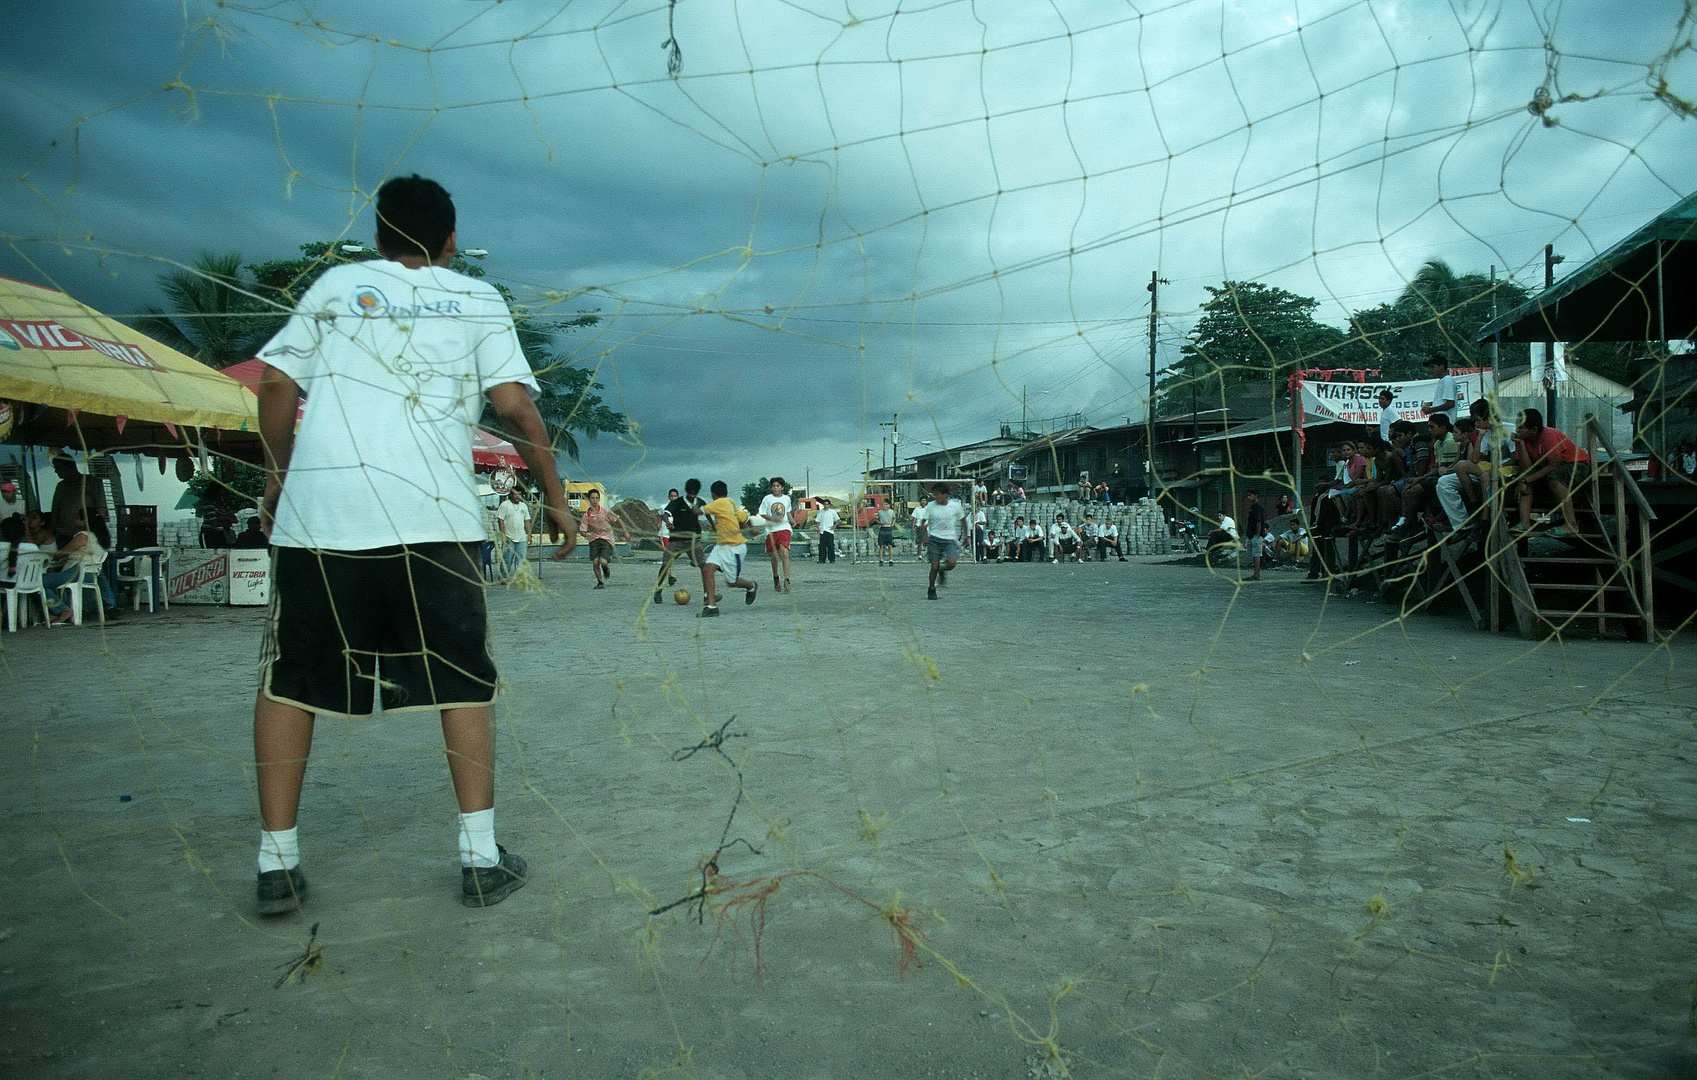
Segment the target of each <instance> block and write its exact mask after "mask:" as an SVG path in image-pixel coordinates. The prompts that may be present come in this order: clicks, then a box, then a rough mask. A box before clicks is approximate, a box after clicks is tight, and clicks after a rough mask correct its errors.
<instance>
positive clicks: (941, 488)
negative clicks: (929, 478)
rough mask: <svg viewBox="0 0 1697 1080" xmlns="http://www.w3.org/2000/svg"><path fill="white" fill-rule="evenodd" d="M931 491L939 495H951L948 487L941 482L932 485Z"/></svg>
mask: <svg viewBox="0 0 1697 1080" xmlns="http://www.w3.org/2000/svg"><path fill="white" fill-rule="evenodd" d="M931 490H932V491H934V492H936V493H937V494H939V495H949V494H952V492H950V490H949V485H947V484H945V483H943V482H942V481H938V482H937V483H935V484H932V485H931Z"/></svg>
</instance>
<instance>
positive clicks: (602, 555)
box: [589, 540, 613, 562]
mask: <svg viewBox="0 0 1697 1080" xmlns="http://www.w3.org/2000/svg"><path fill="white" fill-rule="evenodd" d="M589 557H590V558H591V559H604V560H606V561H607V562H612V561H613V542H612V541H611V540H591V541H590V542H589Z"/></svg>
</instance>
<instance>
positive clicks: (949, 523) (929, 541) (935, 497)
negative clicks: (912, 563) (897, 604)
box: [913, 483, 966, 600]
mask: <svg viewBox="0 0 1697 1080" xmlns="http://www.w3.org/2000/svg"><path fill="white" fill-rule="evenodd" d="M931 496H932V497H931V501H930V503H928V504H926V505H925V506H923V507H921V508H920V509H918V510H916V511H914V515H913V516H914V521H915V523H916V524H918V525H919V526H920V528H921V529H922V530H923V531H924V533H925V557H926V559H928V560H929V561H930V563H931V576H930V578H929V579H928V581H929V584H928V585H927V587H926V589H925V599H927V600H935V599H937V586H939V585H947V584H948V583H949V571H950V570H953V569H954V568H955V561H956V560H957V559H959V558H960V546H961V543H962V541H964V540H965V538H966V532H965V529H964V527H963V526H964V525H965V524H966V506H965V504H964V503H961V502H957V501H956V500H954V499H951V498H950V497H949V485H947V484H941V483H938V484H932V485H931Z"/></svg>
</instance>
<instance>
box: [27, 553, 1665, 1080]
mask: <svg viewBox="0 0 1697 1080" xmlns="http://www.w3.org/2000/svg"><path fill="white" fill-rule="evenodd" d="M650 573H652V570H651V569H650V568H649V567H646V566H643V565H641V564H636V563H631V562H624V563H621V564H620V565H619V567H618V572H617V575H616V576H615V578H614V584H613V585H612V587H610V588H608V589H606V590H604V591H599V592H591V591H589V588H588V585H589V577H588V571H587V569H586V568H585V567H584V566H582V565H581V564H577V563H567V564H564V565H550V566H548V567H547V569H546V570H545V572H544V582H543V588H542V589H541V590H539V591H533V592H524V591H516V590H509V589H504V588H501V589H496V590H495V591H494V592H493V593H492V607H493V609H494V612H495V616H494V623H495V627H494V633H495V637H496V640H497V643H498V650H499V657H500V659H501V661H502V664H503V671H504V675H505V677H506V678H507V679H508V680H510V683H511V689H510V691H509V692H508V693H507V694H506V695H505V697H504V704H503V708H502V714H501V723H502V746H501V753H502V755H503V757H502V763H501V769H502V778H501V782H500V792H501V795H500V804H499V815H500V817H499V830H500V835H501V837H502V839H503V842H504V843H506V844H507V845H508V846H509V847H511V848H513V849H514V850H517V851H519V852H521V853H522V854H523V855H525V856H526V857H527V858H528V859H529V861H530V866H531V868H532V879H531V883H530V885H529V887H527V888H526V889H524V890H522V891H520V892H518V893H517V894H515V895H514V896H513V897H512V899H510V900H509V901H508V902H506V903H505V904H503V905H501V906H499V907H497V908H494V909H491V910H489V911H487V912H474V911H469V910H468V909H466V908H464V907H462V906H461V905H460V904H459V902H458V891H459V873H458V864H457V859H456V857H455V848H454V833H453V826H452V822H453V818H452V814H453V810H454V807H453V805H452V801H451V797H450V795H449V789H448V786H447V780H446V769H445V767H444V765H443V763H442V760H441V757H440V752H439V740H438V737H437V735H436V733H435V730H434V725H433V723H432V722H431V721H429V720H427V719H425V720H421V719H420V718H418V717H415V716H402V717H396V718H394V719H392V720H384V719H381V718H379V719H376V720H371V721H362V722H354V723H346V722H336V721H325V722H322V723H321V724H320V727H319V732H318V743H317V747H316V751H315V757H314V761H313V765H312V769H311V772H310V773H309V775H308V781H307V791H306V802H305V806H304V809H303V812H302V817H301V833H302V843H303V847H304V849H305V857H306V862H305V866H306V868H307V870H308V872H309V874H310V877H311V882H312V895H311V900H310V903H309V907H308V910H307V912H306V913H305V914H303V915H300V916H288V917H284V918H281V919H274V920H266V921H260V920H259V919H257V918H256V917H255V916H253V915H252V914H251V908H252V889H253V873H254V868H253V857H254V855H253V853H254V844H255V840H256V830H257V815H256V812H255V808H254V801H253V793H252V784H251V769H250V767H249V765H248V764H247V758H248V755H249V752H250V751H249V715H250V713H249V710H250V702H251V693H252V686H253V675H252V670H253V665H254V660H255V656H256V653H257V649H258V637H259V629H260V622H261V612H260V611H258V610H256V609H229V608H226V609H211V608H179V609H177V610H174V611H172V612H170V613H169V614H162V615H160V616H157V617H149V616H147V615H145V614H143V615H142V616H139V617H135V618H131V619H128V620H126V621H124V622H123V623H122V624H120V625H117V626H115V627H114V628H112V629H110V630H109V631H107V632H106V633H105V634H104V636H103V635H102V634H101V633H100V632H99V631H96V630H93V629H84V630H81V631H75V630H54V631H52V632H49V631H46V630H44V629H41V628H35V629H32V630H30V631H29V632H27V633H23V634H19V635H15V636H14V635H7V636H6V637H5V639H4V654H3V661H0V662H3V665H4V666H3V670H0V677H3V678H4V680H5V685H4V689H3V690H0V716H3V721H0V722H3V731H4V738H5V746H6V753H5V754H4V756H3V757H0V769H3V770H4V774H3V783H4V786H3V790H4V792H5V801H4V804H3V812H4V821H5V832H4V837H5V843H4V845H3V846H0V859H3V874H0V902H3V904H4V909H3V914H0V939H3V940H0V1000H3V1002H4V1014H3V1015H4V1020H3V1021H0V1022H3V1023H4V1026H5V1038H4V1041H3V1043H0V1071H4V1073H5V1074H6V1075H9V1076H27V1077H87V1076H124V1077H177V1076H185V1075H207V1076H215V1077H248V1076H263V1077H270V1076H282V1077H293V1076H343V1077H358V1076H384V1077H388V1076H405V1077H450V1076H459V1077H471V1076H480V1077H485V1078H488V1080H503V1078H515V1077H550V1078H552V1077H568V1076H583V1077H622V1076H628V1077H637V1076H670V1075H680V1076H681V1075H693V1076H699V1077H705V1078H741V1077H786V1078H788V1077H794V1078H825V1077H838V1078H842V1077H984V1078H1012V1080H1025V1078H1028V1077H1036V1076H1060V1075H1072V1076H1077V1077H1097V1076H1122V1075H1124V1076H1140V1077H1150V1076H1159V1077H1213V1076H1217V1077H1224V1076H1230V1077H1249V1076H1255V1077H1268V1078H1287V1077H1291V1078H1293V1077H1315V1078H1319V1077H1324V1078H1339V1080H1342V1078H1357V1077H1369V1076H1375V1077H1415V1076H1432V1075H1440V1076H1443V1077H1493V1078H1503V1077H1540V1078H1547V1077H1579V1076H1609V1077H1671V1076H1686V1075H1692V1074H1693V1073H1694V1071H1697V1049H1694V1047H1697V1044H1694V1043H1693V1042H1692V1031H1693V1028H1692V1024H1693V1017H1694V1016H1697V1012H1694V1009H1697V1006H1694V1000H1693V991H1692V989H1691V986H1692V981H1693V978H1694V977H1697V976H1694V974H1693V972H1694V971H1697V968H1694V966H1693V956H1694V953H1693V942H1694V936H1697V916H1694V912H1693V906H1692V901H1691V896H1692V891H1693V890H1692V886H1693V883H1694V882H1693V878H1694V874H1693V845H1694V842H1697V830H1694V828H1693V824H1694V822H1693V818H1694V817H1697V780H1694V774H1693V770H1692V761H1691V758H1692V735H1693V730H1692V729H1693V720H1694V716H1697V693H1694V692H1693V681H1694V680H1693V675H1694V670H1693V660H1697V655H1694V649H1693V647H1692V645H1691V644H1689V643H1687V642H1680V643H1676V644H1674V645H1673V646H1672V647H1664V648H1660V649H1653V648H1650V647H1647V646H1643V645H1638V644H1630V643H1625V642H1619V641H1577V642H1569V643H1555V642H1552V643H1548V644H1545V645H1542V646H1540V647H1536V648H1534V647H1531V646H1530V645H1529V644H1528V643H1526V642H1523V641H1521V640H1519V639H1518V638H1516V637H1513V636H1511V635H1502V636H1492V635H1488V634H1481V633H1477V632H1474V631H1473V630H1471V629H1470V628H1468V627H1467V626H1466V624H1465V623H1464V622H1462V621H1460V620H1457V619H1449V618H1440V617H1431V616H1417V617H1414V618H1412V619H1410V620H1408V621H1407V622H1405V623H1398V622H1397V621H1395V619H1394V617H1393V615H1394V613H1393V612H1392V611H1391V610H1390V609H1388V608H1386V607H1383V606H1381V605H1377V604H1372V603H1366V602H1355V601H1351V602H1338V601H1333V602H1332V603H1331V604H1330V605H1329V606H1327V605H1326V604H1325V601H1324V598H1323V597H1322V596H1321V595H1319V594H1318V593H1317V592H1316V591H1315V590H1314V589H1312V588H1311V587H1305V586H1303V585H1301V584H1299V583H1298V582H1297V581H1296V580H1295V577H1294V576H1293V575H1290V574H1281V575H1276V576H1274V577H1273V579H1272V580H1269V581H1268V582H1265V583H1262V584H1259V585H1256V586H1252V587H1245V588H1241V589H1240V588H1238V587H1237V586H1236V585H1235V584H1234V583H1232V582H1229V581H1225V580H1222V579H1220V578H1217V577H1214V576H1211V575H1209V574H1208V573H1207V572H1205V571H1203V570H1200V569H1196V568H1194V567H1173V566H1162V565H1155V564H1153V563H1150V562H1143V561H1133V562H1129V563H1123V564H1122V563H1118V562H1114V563H1109V564H1106V565H1085V566H1065V567H1052V566H1047V565H1026V566H988V567H972V566H966V567H962V568H961V569H960V570H959V571H957V572H956V574H955V575H954V580H953V581H952V583H951V584H950V585H949V587H948V588H947V589H946V590H945V591H944V596H943V599H942V600H940V601H938V602H936V603H929V602H927V601H925V600H924V598H923V597H924V593H923V581H922V577H921V575H922V571H921V570H920V569H919V568H918V567H917V566H914V565H911V564H908V565H903V566H899V567H897V568H895V569H893V570H891V569H884V570H880V569H878V568H876V567H872V566H868V565H864V564H862V565H860V566H849V565H846V564H839V565H837V566H835V567H831V568H820V567H817V566H815V565H812V564H803V565H798V567H797V569H796V573H795V581H796V586H795V591H794V592H793V593H792V594H789V595H774V594H771V593H770V592H769V591H764V590H763V592H762V595H761V597H760V599H759V601H758V602H757V603H756V604H755V606H753V607H752V608H745V607H743V606H742V604H741V603H740V598H736V599H735V600H734V602H733V603H730V604H728V605H727V606H726V607H725V609H724V610H725V614H724V616H723V617H722V618H720V619H719V620H717V621H715V622H704V621H701V620H698V619H695V618H693V617H691V616H692V613H693V609H688V608H677V607H674V606H672V605H670V604H669V603H668V604H667V605H666V606H665V607H663V608H659V609H654V610H648V611H644V610H643V601H644V599H645V597H646V595H647V586H648V582H649V579H648V574H650ZM684 583H685V584H689V585H691V586H692V588H694V589H696V590H697V591H698V590H699V583H698V582H693V581H686V582H684ZM768 583H769V579H768ZM733 715H734V716H735V720H734V722H732V723H731V724H730V725H729V727H728V728H727V729H726V734H727V735H728V736H729V737H728V738H726V739H725V741H724V743H723V751H724V753H723V754H720V753H717V752H715V751H713V750H712V749H710V748H709V749H705V750H701V751H698V752H697V753H695V754H693V755H685V754H682V753H680V751H682V750H684V749H686V748H688V747H691V746H694V745H696V744H698V743H700V742H702V741H703V740H704V739H705V738H706V737H707V735H708V734H709V733H710V732H712V731H713V730H714V729H717V728H719V727H720V725H722V724H724V723H725V722H726V721H727V719H728V718H730V717H732V716H733ZM739 771H740V774H741V776H742V778H743V780H742V783H743V798H742V799H741V800H740V803H739V800H738V783H739V781H738V776H737V774H738V772H739ZM126 797H127V799H126ZM733 806H736V816H735V819H734V821H733V822H732V823H731V825H730V828H729V830H728V832H727V831H726V829H725V825H726V819H727V815H729V814H730V812H731V810H732V807H733ZM722 834H723V835H724V837H725V839H726V840H727V841H729V842H730V843H729V846H727V847H726V848H725V850H724V851H723V853H722V854H720V856H719V859H718V862H719V868H720V870H721V872H722V875H723V876H722V877H721V878H720V879H718V882H717V886H716V889H715V891H714V892H713V894H712V896H711V897H710V898H709V901H708V903H707V906H706V910H705V912H704V913H702V917H701V919H700V920H699V921H698V919H697V918H696V909H695V906H694V905H691V904H683V905H679V906H677V907H673V908H671V909H670V910H669V911H666V912H665V913H663V914H661V915H657V916H654V915H650V911H651V910H652V909H655V908H658V907H661V906H662V905H665V904H668V903H670V902H672V901H675V900H678V899H680V898H682V897H685V896H688V895H690V894H691V893H692V892H694V891H695V890H697V889H699V887H700V885H701V881H702V877H701V872H700V866H701V864H702V862H703V861H704V860H705V859H706V858H707V857H708V856H710V855H711V853H713V852H714V851H715V850H716V849H717V848H719V846H720V843H721V835H722ZM1510 853H1512V855H1511V854H1510ZM314 926H316V931H317V932H316V937H314V936H313V934H312V928H313V927H314ZM309 943H310V949H309ZM904 945H905V948H904ZM904 954H905V955H904ZM303 960H304V961H306V963H304V964H301V965H300V967H299V970H296V965H297V963H298V962H300V961H303ZM291 971H293V972H295V977H294V978H292V979H286V977H287V976H288V975H289V974H290V973H291ZM280 983H281V985H279V984H280Z"/></svg>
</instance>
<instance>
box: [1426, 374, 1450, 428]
mask: <svg viewBox="0 0 1697 1080" xmlns="http://www.w3.org/2000/svg"><path fill="white" fill-rule="evenodd" d="M1454 400H1455V376H1454V375H1445V376H1444V377H1443V378H1441V379H1439V380H1438V388H1437V389H1436V390H1434V391H1432V404H1433V405H1437V404H1439V403H1440V402H1445V401H1454ZM1456 410H1457V406H1455V405H1451V406H1450V407H1449V408H1447V409H1440V410H1439V411H1438V412H1435V413H1427V414H1426V415H1428V416H1437V415H1439V414H1440V413H1441V414H1442V415H1444V416H1447V417H1449V418H1450V420H1451V421H1454V420H1455V414H1456Z"/></svg>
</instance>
